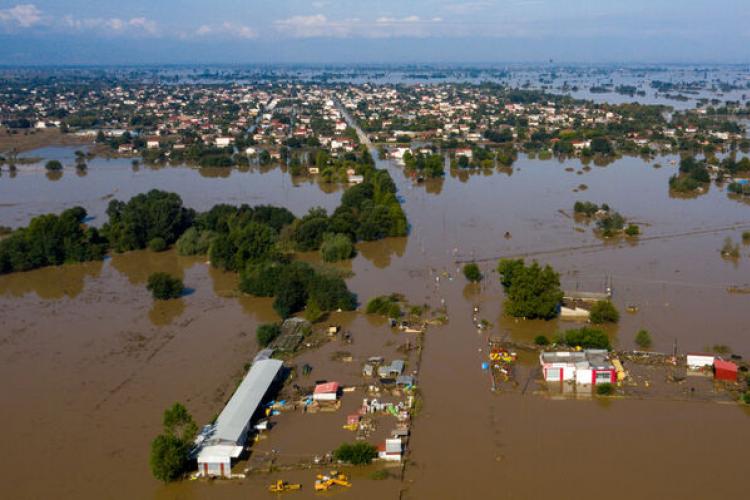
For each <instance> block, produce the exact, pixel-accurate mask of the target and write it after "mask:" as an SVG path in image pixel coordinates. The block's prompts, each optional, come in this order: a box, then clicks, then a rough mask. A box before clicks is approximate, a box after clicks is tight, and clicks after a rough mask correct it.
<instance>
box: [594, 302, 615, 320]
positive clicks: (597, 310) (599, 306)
mask: <svg viewBox="0 0 750 500" xmlns="http://www.w3.org/2000/svg"><path fill="white" fill-rule="evenodd" d="M590 319H591V322H592V323H594V324H595V325H601V324H602V323H617V322H618V321H620V313H619V312H617V308H616V307H615V305H614V304H613V303H612V302H610V301H609V300H600V301H598V302H597V303H596V304H594V305H593V307H592V308H591V316H590Z"/></svg>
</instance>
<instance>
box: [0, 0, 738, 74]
mask: <svg viewBox="0 0 750 500" xmlns="http://www.w3.org/2000/svg"><path fill="white" fill-rule="evenodd" d="M561 4H562V3H561V2H559V1H557V0H468V1H459V0H412V1H410V2H403V1H397V0H381V1H379V2H376V3H372V2H370V3H365V2H358V1H354V0H315V1H305V0H279V1H276V2H273V3H271V2H263V1H261V0H214V1H211V2H208V1H205V0H179V1H178V0H160V1H158V2H154V1H153V0H130V1H128V2H126V3H123V2H112V1H107V0H102V1H98V2H90V1H87V0H64V1H60V0H20V1H18V0H0V62H2V64H3V65H9V66H29V65H31V66H39V65H42V66H48V65H55V66H57V65H76V66H77V65H93V66H100V65H104V66H120V65H148V64H150V65H159V64H342V65H350V64H355V63H363V64H446V63H455V64H505V63H509V61H514V62H515V61H517V62H520V63H526V64H529V63H540V64H541V63H544V62H546V61H548V60H549V59H553V60H555V61H564V62H562V63H558V64H566V63H567V64H573V63H568V62H567V61H574V62H575V63H576V64H589V65H591V64H610V63H612V64H626V63H628V64H630V63H634V64H708V63H711V64H748V63H750V43H748V42H750V32H748V30H747V28H746V27H747V26H748V24H750V6H748V5H747V1H746V0H713V1H711V2H709V1H707V0H682V1H681V2H679V4H677V5H676V2H674V1H673V0H627V1H625V0H610V1H607V2H601V1H596V0H567V1H565V2H564V4H562V5H561Z"/></svg>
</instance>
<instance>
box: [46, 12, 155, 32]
mask: <svg viewBox="0 0 750 500" xmlns="http://www.w3.org/2000/svg"><path fill="white" fill-rule="evenodd" d="M59 26H60V27H62V28H65V29H69V30H73V31H96V32H103V33H106V34H114V35H122V34H131V35H149V36H156V35H158V34H159V29H158V26H157V24H156V22H155V21H152V20H151V19H148V18H145V17H133V18H130V19H122V18H119V17H109V18H104V17H83V18H78V17H73V16H71V15H67V16H63V17H62V19H61V20H60V23H59Z"/></svg>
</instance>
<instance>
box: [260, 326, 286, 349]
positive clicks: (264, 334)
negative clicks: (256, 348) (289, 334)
mask: <svg viewBox="0 0 750 500" xmlns="http://www.w3.org/2000/svg"><path fill="white" fill-rule="evenodd" d="M280 334H281V326H280V325H279V324H278V323H267V324H264V325H259V326H258V328H257V329H256V330H255V336H256V338H257V339H258V345H260V346H261V347H267V346H268V345H269V344H270V343H271V342H273V341H274V340H275V339H276V337H278V336H279V335H280Z"/></svg>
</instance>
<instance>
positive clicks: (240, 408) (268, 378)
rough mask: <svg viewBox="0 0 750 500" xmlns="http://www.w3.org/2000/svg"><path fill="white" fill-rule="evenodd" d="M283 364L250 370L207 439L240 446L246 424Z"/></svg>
mask: <svg viewBox="0 0 750 500" xmlns="http://www.w3.org/2000/svg"><path fill="white" fill-rule="evenodd" d="M282 365H283V362H282V361H280V360H278V359H264V360H260V361H256V362H255V363H253V366H252V367H251V368H250V371H249V372H248V373H247V375H246V376H245V379H244V380H243V381H242V383H241V384H240V386H239V387H238V388H237V390H236V391H234V394H233V395H232V399H230V400H229V402H228V403H227V405H226V406H225V407H224V409H223V410H222V412H221V414H220V415H219V418H217V419H216V430H215V432H214V433H213V435H212V436H211V437H210V438H209V441H210V442H211V443H214V442H221V443H224V442H230V443H236V444H244V443H239V441H240V439H241V438H242V435H243V433H244V432H245V428H246V427H247V424H248V423H249V422H250V419H251V418H252V416H253V414H254V413H255V411H256V410H257V409H258V406H260V403H261V401H262V400H263V396H265V394H266V392H267V391H268V388H269V387H271V384H272V383H273V381H274V379H275V378H276V375H277V374H278V373H279V370H281V366H282Z"/></svg>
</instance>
